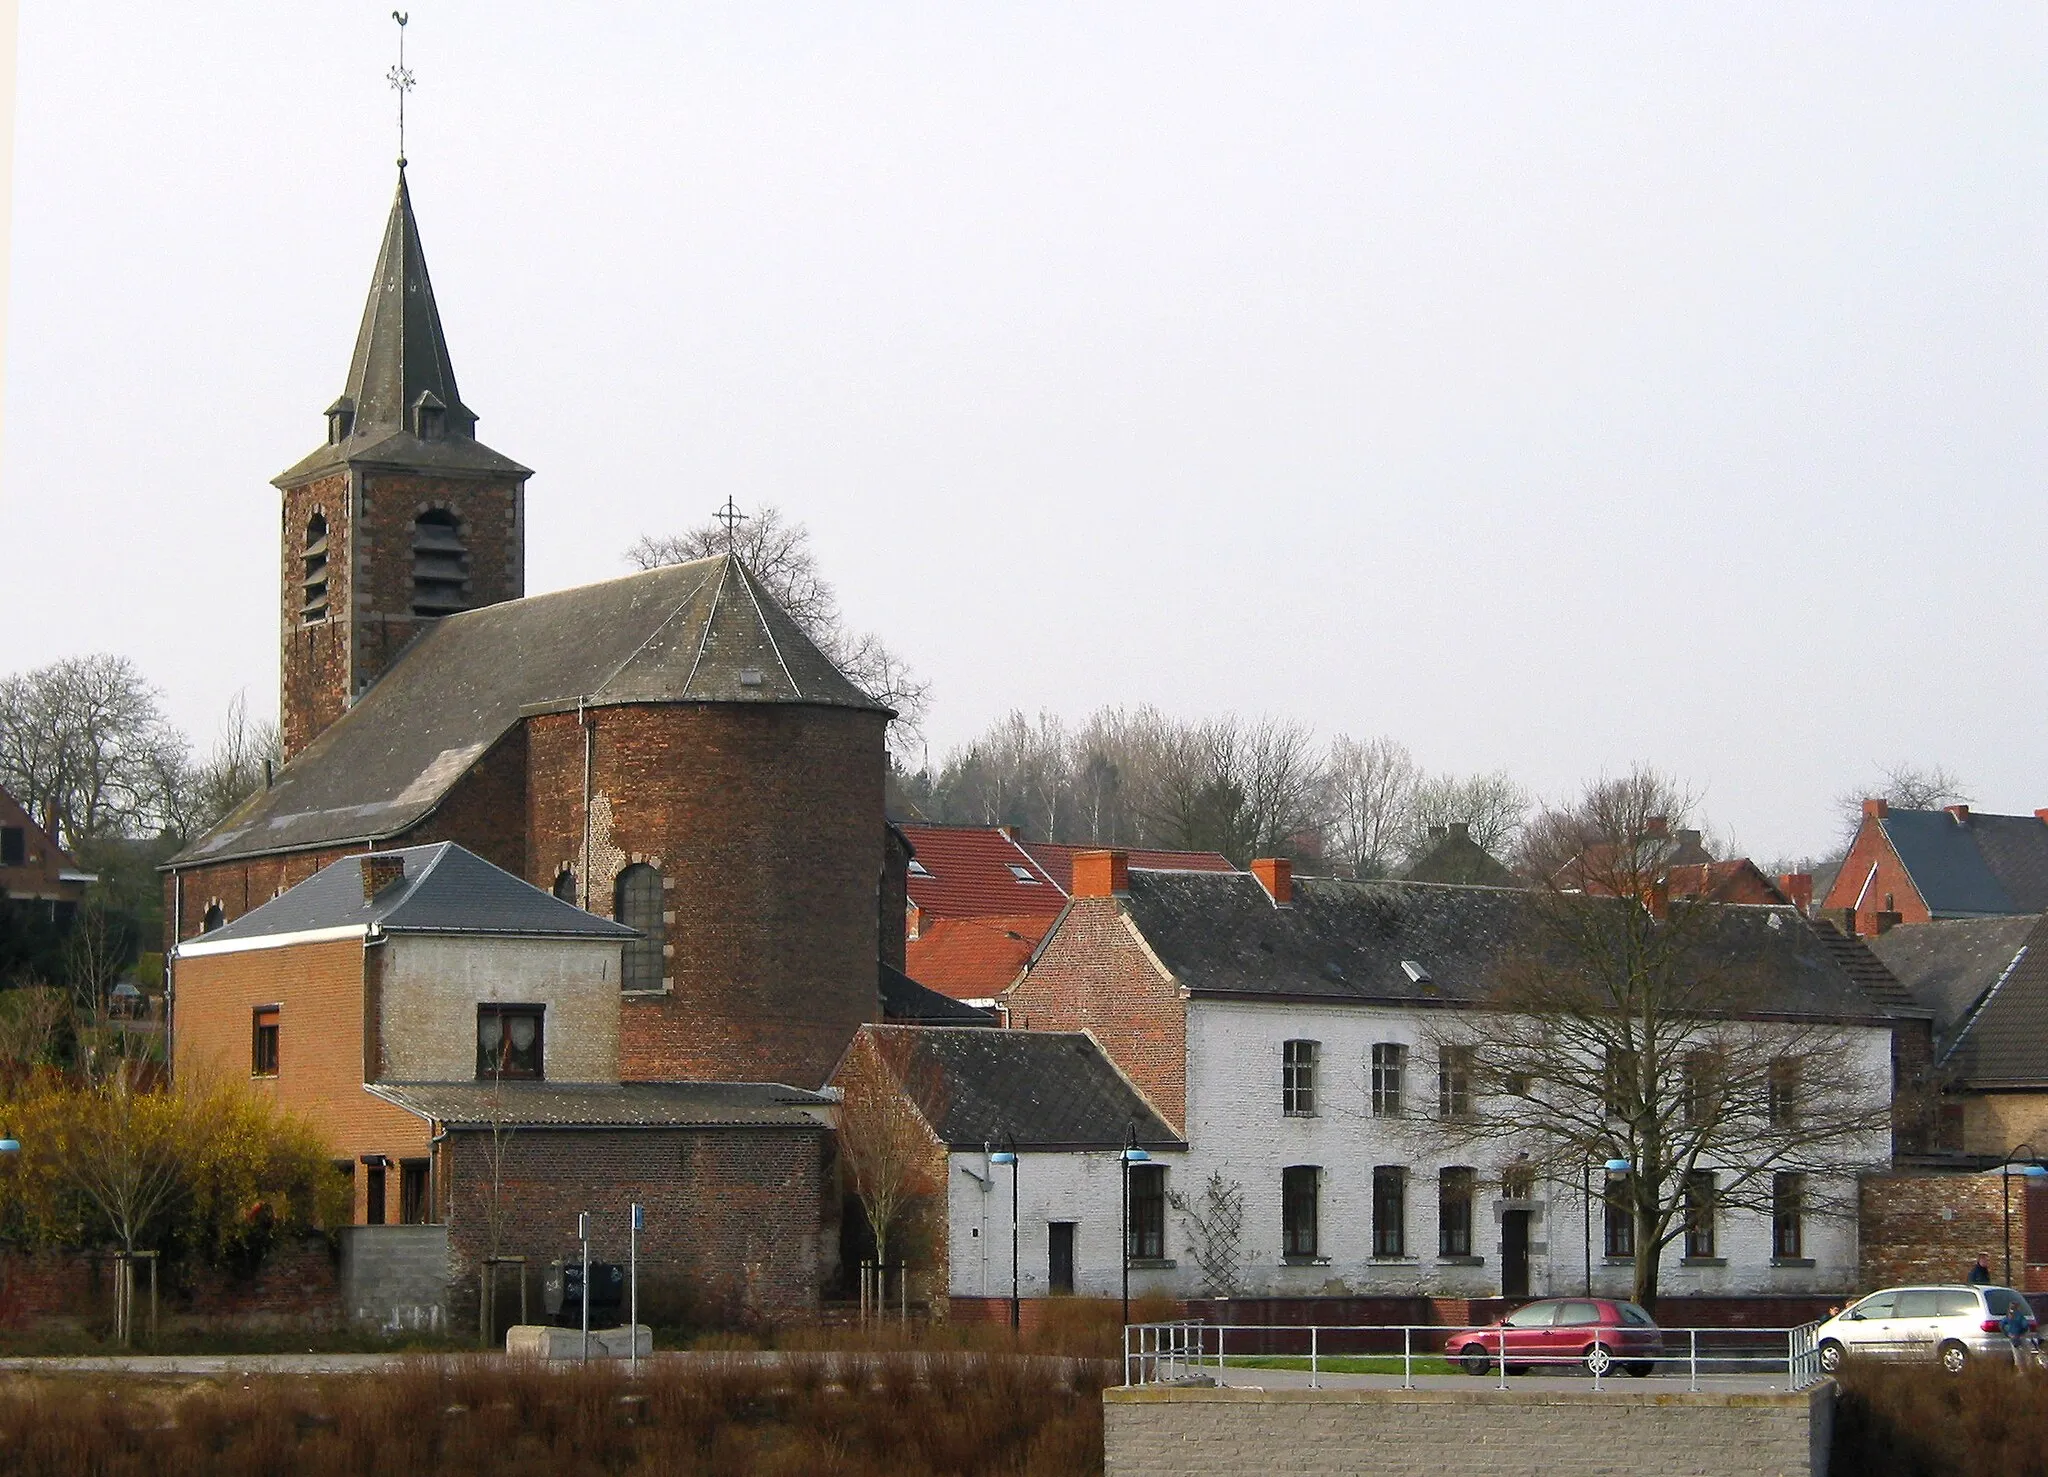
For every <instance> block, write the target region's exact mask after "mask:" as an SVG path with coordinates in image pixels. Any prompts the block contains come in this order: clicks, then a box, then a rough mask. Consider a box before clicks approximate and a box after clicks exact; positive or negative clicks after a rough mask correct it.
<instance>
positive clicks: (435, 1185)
mask: <svg viewBox="0 0 2048 1477" xmlns="http://www.w3.org/2000/svg"><path fill="white" fill-rule="evenodd" d="M427 1121H428V1122H432V1121H433V1120H432V1119H429V1120H427ZM447 1137H448V1125H447V1124H445V1123H444V1124H442V1125H441V1129H440V1131H439V1132H438V1133H436V1134H434V1135H433V1136H432V1137H430V1138H429V1139H428V1140H427V1223H428V1224H429V1225H435V1224H440V1225H446V1224H447V1222H446V1221H440V1222H436V1221H435V1219H434V1218H435V1217H436V1216H438V1215H440V1214H441V1141H442V1140H443V1139H445V1138H447Z"/></svg>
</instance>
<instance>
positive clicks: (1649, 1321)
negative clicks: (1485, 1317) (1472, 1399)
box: [1444, 1298, 1664, 1377]
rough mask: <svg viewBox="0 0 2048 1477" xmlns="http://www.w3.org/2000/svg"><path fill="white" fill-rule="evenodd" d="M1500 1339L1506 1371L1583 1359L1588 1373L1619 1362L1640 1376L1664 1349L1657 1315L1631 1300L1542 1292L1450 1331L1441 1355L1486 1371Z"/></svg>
mask: <svg viewBox="0 0 2048 1477" xmlns="http://www.w3.org/2000/svg"><path fill="white" fill-rule="evenodd" d="M1503 1339H1505V1341H1506V1344H1507V1366H1508V1371H1509V1373H1513V1372H1514V1371H1515V1370H1516V1369H1517V1368H1518V1367H1526V1366H1528V1365H1531V1364H1552V1365H1556V1364H1582V1365H1584V1366H1585V1369H1586V1372H1587V1373H1588V1374H1609V1373H1612V1372H1613V1370H1614V1367H1615V1366H1616V1365H1620V1366H1621V1367H1622V1368H1623V1369H1626V1370H1627V1371H1628V1372H1629V1373H1630V1374H1632V1375H1636V1376H1638V1377H1640V1376H1642V1375H1646V1374H1648V1373H1649V1372H1650V1371H1651V1370H1652V1369H1653V1368H1655V1367H1656V1363H1657V1360H1658V1359H1660V1358H1662V1357H1663V1354H1664V1335H1663V1334H1662V1333H1661V1332H1659V1330H1658V1328H1657V1320H1656V1319H1654V1318H1652V1317H1651V1316H1650V1315H1649V1314H1648V1313H1646V1312H1644V1311H1643V1310H1642V1309H1641V1308H1639V1307H1637V1306H1636V1305H1635V1304H1634V1303H1622V1302H1616V1301H1615V1300H1614V1299H1612V1298H1545V1299H1544V1300H1543V1301H1541V1302H1537V1303H1530V1304H1528V1305H1526V1306H1524V1307H1520V1308H1517V1309H1515V1311H1514V1312H1512V1313H1510V1314H1508V1316H1507V1317H1505V1318H1502V1319H1499V1320H1498V1321H1496V1322H1493V1323H1489V1324H1487V1325H1486V1326H1485V1327H1484V1328H1468V1329H1465V1330H1463V1331H1462V1332H1458V1333H1454V1334H1452V1335H1451V1336H1450V1337H1449V1338H1447V1339H1445V1340H1444V1358H1446V1359H1454V1360H1456V1361H1457V1362H1458V1364H1459V1365H1460V1366H1462V1367H1463V1369H1464V1371H1465V1373H1467V1374H1485V1373H1487V1372H1488V1371H1489V1370H1491V1369H1492V1368H1493V1367H1494V1361H1495V1360H1497V1359H1499V1358H1500V1357H1501V1344H1502V1341H1503Z"/></svg>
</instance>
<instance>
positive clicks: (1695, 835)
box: [1678, 831, 1700, 851]
mask: <svg viewBox="0 0 2048 1477" xmlns="http://www.w3.org/2000/svg"><path fill="white" fill-rule="evenodd" d="M1678 844H1679V845H1680V846H1683V847H1689V848H1690V849H1692V850H1694V851H1698V850H1699V849H1700V833H1699V832H1698V831H1680V832H1679V833H1678Z"/></svg>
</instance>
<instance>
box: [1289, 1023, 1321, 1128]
mask: <svg viewBox="0 0 2048 1477" xmlns="http://www.w3.org/2000/svg"><path fill="white" fill-rule="evenodd" d="M1280 1111H1281V1112H1283V1113H1285V1114H1286V1115H1287V1116H1288V1117H1290V1118H1313V1117H1314V1116H1315V1112H1316V1043H1315V1042H1313V1041H1289V1042H1287V1043H1286V1044H1285V1045H1284V1046H1283V1047H1281V1049H1280Z"/></svg>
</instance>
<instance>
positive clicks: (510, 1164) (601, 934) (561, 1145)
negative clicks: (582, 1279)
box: [174, 842, 836, 1315]
mask: <svg viewBox="0 0 2048 1477" xmlns="http://www.w3.org/2000/svg"><path fill="white" fill-rule="evenodd" d="M635 942H636V937H635V935H634V934H633V932H632V930H630V929H628V928H625V927H623V926H622V925H620V924H618V923H615V922H612V921H610V920H607V919H603V918H598V917H595V916H593V915H592V914H590V913H588V912H586V911H584V910H583V909H581V908H578V907H576V906H574V905H573V904H571V903H569V902H566V901H564V900H562V899H559V898H556V897H555V896H553V895H552V894H550V893H548V892H545V891H542V890H541V889H539V888H536V887H533V886H532V885H530V884H529V883H526V882H523V881H521V880H520V879H519V878H516V877H514V876H512V875H510V874H509V873H507V872H505V871H503V870H502V869H500V868H498V867H495V866H492V865H491V864H490V863H489V862H487V861H484V860H483V859H482V858H480V857H477V856H475V855H473V854H472V853H470V852H468V851H465V850H463V849H462V848H461V847H459V846H456V845H454V844H453V843H449V842H441V843H438V844H435V845H432V846H423V847H409V848H404V849H401V850H398V851H390V852H376V853H371V854H367V855H362V856H356V857H347V858H344V859H342V860H340V861H337V862H334V863H331V864H329V865H328V866H327V867H325V868H323V869H322V870H321V871H320V872H318V873H316V874H315V875H314V876H313V877H312V878H310V879H308V880H307V881H305V882H302V883H299V884H298V885H297V886H295V887H292V888H290V889H288V890H287V891H286V892H285V893H284V894H282V895H281V896H279V897H277V898H275V899H273V900H271V901H270V902H268V903H265V904H264V905H262V906H261V907H258V908H256V909H254V910H253V911H251V912H250V913H248V914H246V915H244V916H243V917H241V918H239V919H237V920H236V921H235V922H233V923H229V924H226V925H224V926H222V927H221V928H219V929H216V930H214V931H212V932H210V933H207V934H205V935H203V936H201V937H200V938H197V939H189V940H186V941H185V942H184V943H182V944H180V945H179V947H178V961H179V965H180V975H179V978H180V982H181V983H180V989H181V999H180V1007H179V1016H178V1031H177V1034H176V1037H175V1048H174V1051H175V1056H174V1067H175V1070H176V1072H177V1073H178V1075H179V1076H180V1077H183V1078H187V1079H189V1078H192V1077H196V1076H207V1075H228V1076H235V1077H243V1076H246V1078H247V1080H248V1081H249V1083H250V1085H251V1087H252V1088H253V1089H254V1090H256V1091H258V1092H261V1093H264V1094H267V1095H269V1096H271V1097H273V1098H275V1099H276V1101H277V1102H278V1103H279V1104H280V1105H281V1106H283V1107H285V1108H287V1109H290V1110H291V1111H293V1112H296V1113H298V1114H300V1115H301V1116H303V1117H305V1118H307V1119H309V1120H310V1121H312V1122H314V1123H316V1124H317V1125H319V1126H320V1128H321V1129H322V1130H323V1132H325V1134H326V1135H327V1136H328V1138H329V1141H330V1143H331V1144H332V1145H333V1147H334V1148H335V1149H336V1150H338V1151H340V1153H341V1155H342V1156H343V1157H342V1159H341V1160H340V1162H339V1165H338V1167H340V1168H343V1169H344V1170H345V1171H346V1172H347V1173H349V1174H350V1175H351V1176H352V1177H353V1179H354V1183H355V1187H356V1188H355V1216H354V1219H355V1221H356V1223H357V1224H358V1225H370V1226H376V1225H382V1224H386V1223H399V1224H431V1223H439V1224H442V1225H445V1226H446V1228H447V1235H448V1262H449V1276H450V1279H451V1284H452V1287H453V1289H454V1291H455V1293H456V1297H455V1298H454V1302H455V1303H456V1304H457V1305H458V1306H460V1305H464V1304H465V1302H466V1300H468V1299H469V1297H470V1294H472V1293H473V1292H474V1289H475V1286H476V1283H475V1269H476V1267H477V1266H478V1264H479V1262H480V1259H481V1258H482V1257H484V1256H485V1255H488V1254H502V1255H523V1256H526V1257H528V1259H529V1262H530V1263H534V1264H539V1263H545V1262H546V1261H547V1260H548V1259H549V1258H551V1257H555V1256H560V1255H562V1254H563V1252H564V1250H565V1248H566V1247H567V1246H568V1245H569V1244H570V1243H572V1242H573V1239H574V1236H573V1227H574V1224H575V1222H574V1215H575V1212H576V1211H577V1210H578V1209H590V1210H593V1211H598V1212H606V1213H609V1214H610V1217H611V1219H613V1220H616V1219H617V1218H618V1217H619V1215H620V1214H621V1213H622V1210H623V1207H624V1206H625V1204H626V1203H627V1202H629V1201H631V1200H636V1199H637V1200H639V1201H640V1202H641V1203H642V1204H644V1205H646V1206H648V1207H649V1211H650V1220H649V1229H648V1234H647V1237H646V1238H645V1241H644V1244H643V1254H644V1256H645V1257H646V1259H647V1263H648V1266H649V1268H650V1270H651V1271H653V1272H654V1273H655V1274H656V1275H661V1274H663V1273H666V1274H669V1275H672V1276H673V1277H675V1278H676V1279H678V1280H679V1281H680V1282H682V1283H685V1284H687V1285H688V1286H689V1287H690V1288H692V1289H693V1290H694V1292H695V1295H696V1296H697V1297H698V1298H700V1299H702V1300H705V1301H707V1302H708V1304H709V1310H710V1311H714V1312H719V1313H725V1314H728V1315H731V1314H735V1313H739V1312H748V1313H770V1312H789V1311H795V1310H799V1309H802V1308H806V1307H809V1306H812V1305H814V1303H815V1300H816V1297H817V1292H818V1288H819V1287H820V1285H821V1283H822V1281H823V1277H824V1269H823V1262H824V1259H825V1257H826V1254H827V1253H828V1252H829V1251H830V1250H831V1249H832V1246H833V1244H834V1237H833V1235H830V1234H828V1232H827V1228H828V1227H830V1226H832V1225H833V1224H834V1223H835V1215H836V1201H835V1198H834V1196H833V1195H832V1194H831V1192H830V1184H829V1181H830V1174H831V1167H830V1166H831V1159H830V1153H829V1144H828V1137H829V1103H828V1100H827V1099H825V1098H822V1097H820V1096H818V1095H816V1094H814V1093H810V1092H804V1091H801V1090H798V1089H794V1088H790V1087H787V1086H784V1085H781V1084H777V1083H744V1082H679V1081H630V1080H622V1079H621V1072H620V1059H621V1053H620V1018H621V998H620V989H619V981H620V974H621V970H622V968H623V966H624V963H625V957H626V951H627V950H628V949H629V948H630V947H631V946H632V945H633V944H634V943H635ZM599 1221H600V1223H601V1224H604V1225H606V1226H609V1222H608V1221H605V1219H604V1216H603V1215H600V1217H599ZM614 1230H620V1228H618V1227H610V1228H609V1229H608V1230H606V1231H605V1233H604V1234H605V1237H606V1240H605V1243H604V1244H603V1245H602V1246H601V1247H600V1249H599V1255H607V1254H609V1251H610V1250H616V1249H619V1248H613V1247H611V1246H610V1243H611V1242H612V1241H617V1240H622V1234H623V1233H622V1232H621V1234H620V1235H618V1236H614V1235H612V1234H611V1232H612V1231H614ZM470 1305H472V1306H473V1303H471V1304H470Z"/></svg>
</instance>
